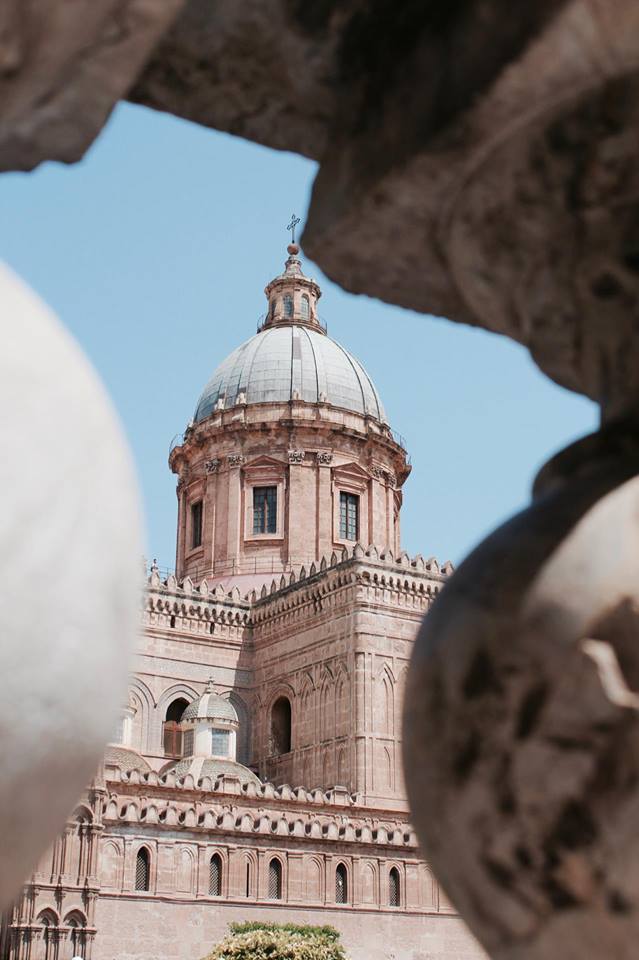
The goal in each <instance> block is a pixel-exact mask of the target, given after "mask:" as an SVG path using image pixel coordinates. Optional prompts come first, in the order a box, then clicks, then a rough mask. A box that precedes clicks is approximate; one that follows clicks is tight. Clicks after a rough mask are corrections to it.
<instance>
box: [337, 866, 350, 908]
mask: <svg viewBox="0 0 639 960" xmlns="http://www.w3.org/2000/svg"><path fill="white" fill-rule="evenodd" d="M347 902H348V878H347V874H346V867H345V866H344V864H343V863H339V864H338V865H337V870H336V871H335V903H347Z"/></svg>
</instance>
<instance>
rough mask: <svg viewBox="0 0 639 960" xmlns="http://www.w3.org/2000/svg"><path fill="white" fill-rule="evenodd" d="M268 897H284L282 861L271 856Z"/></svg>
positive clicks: (279, 898)
mask: <svg viewBox="0 0 639 960" xmlns="http://www.w3.org/2000/svg"><path fill="white" fill-rule="evenodd" d="M268 899H269V900H281V899H282V861H281V860H280V859H279V857H271V859H270V861H269V865H268Z"/></svg>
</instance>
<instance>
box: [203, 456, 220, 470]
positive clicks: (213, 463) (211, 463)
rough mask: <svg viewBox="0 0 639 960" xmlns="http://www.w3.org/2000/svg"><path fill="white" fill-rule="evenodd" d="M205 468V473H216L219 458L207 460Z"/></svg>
mask: <svg viewBox="0 0 639 960" xmlns="http://www.w3.org/2000/svg"><path fill="white" fill-rule="evenodd" d="M205 466H206V472H207V473H217V471H218V470H219V467H220V459H219V457H213V458H212V459H211V460H207V461H206V465H205Z"/></svg>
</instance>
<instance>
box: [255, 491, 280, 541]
mask: <svg viewBox="0 0 639 960" xmlns="http://www.w3.org/2000/svg"><path fill="white" fill-rule="evenodd" d="M260 533H277V487H253V534H260Z"/></svg>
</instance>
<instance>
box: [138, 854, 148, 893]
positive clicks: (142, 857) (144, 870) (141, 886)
mask: <svg viewBox="0 0 639 960" xmlns="http://www.w3.org/2000/svg"><path fill="white" fill-rule="evenodd" d="M149 873H150V871H149V851H148V850H147V849H146V847H141V848H140V850H138V855H137V857H136V860H135V889H136V890H148V889H149Z"/></svg>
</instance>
